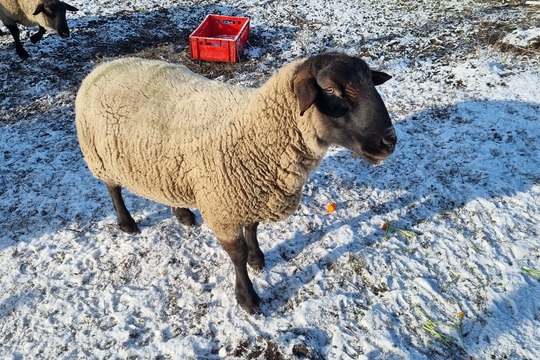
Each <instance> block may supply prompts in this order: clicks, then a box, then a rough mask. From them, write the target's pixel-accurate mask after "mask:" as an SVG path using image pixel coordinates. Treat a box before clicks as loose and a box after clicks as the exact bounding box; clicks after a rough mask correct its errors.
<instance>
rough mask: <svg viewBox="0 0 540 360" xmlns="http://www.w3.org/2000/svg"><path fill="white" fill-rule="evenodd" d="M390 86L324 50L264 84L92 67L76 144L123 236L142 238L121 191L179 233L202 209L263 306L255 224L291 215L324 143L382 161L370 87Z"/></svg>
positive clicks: (250, 300) (127, 66)
mask: <svg viewBox="0 0 540 360" xmlns="http://www.w3.org/2000/svg"><path fill="white" fill-rule="evenodd" d="M390 78H391V76H390V75H388V74H385V73H383V72H379V71H374V70H370V68H369V67H368V65H367V64H366V63H365V62H364V61H363V60H361V59H360V58H358V57H353V56H348V55H345V54H342V53H323V54H319V55H315V56H312V57H310V58H307V59H301V60H296V61H294V62H292V63H290V64H288V65H286V66H284V67H282V68H281V69H280V70H279V71H278V72H277V73H276V74H274V75H272V76H271V77H270V79H269V80H268V81H267V82H266V83H265V84H264V85H262V86H261V87H260V88H248V87H242V86H238V85H230V84H226V83H222V82H219V81H216V80H209V79H207V78H205V77H203V76H201V75H198V74H195V73H193V72H191V71H190V70H188V69H187V68H186V67H185V66H183V65H177V64H170V63H166V62H162V61H155V60H143V59H136V58H127V59H120V60H114V61H112V62H108V63H105V64H103V65H100V66H98V67H97V68H96V69H95V70H93V71H92V72H91V73H90V74H89V75H88V76H87V77H86V78H85V79H84V80H83V82H82V84H81V87H80V89H79V91H78V93H77V97H76V101H75V114H76V115H75V117H76V119H75V121H76V128H77V134H78V139H79V144H80V147H81V151H82V154H83V156H84V158H85V161H86V163H87V166H88V168H89V169H90V170H91V172H92V173H93V175H94V176H95V177H96V178H98V179H101V180H102V181H103V182H104V183H105V185H106V188H107V190H108V192H109V195H110V197H111V199H112V202H113V205H114V208H115V210H116V214H117V220H118V225H119V227H120V229H121V230H122V231H124V232H127V233H136V232H139V228H138V226H137V224H136V222H135V220H134V219H133V218H132V216H131V215H130V213H129V211H128V210H127V208H126V206H125V203H124V201H123V198H122V194H121V188H122V187H125V188H127V189H129V190H130V191H131V192H133V193H135V194H137V195H139V196H142V197H145V198H148V199H151V200H153V201H156V202H159V203H163V204H166V205H169V206H171V207H172V208H173V211H174V214H175V215H176V217H177V218H178V220H179V221H180V222H181V223H182V224H184V225H188V226H190V225H194V223H195V215H194V214H193V212H192V211H191V210H190V208H198V209H199V211H200V214H201V216H202V218H203V219H204V221H205V222H206V224H207V225H208V226H209V227H210V228H211V229H212V230H213V232H214V234H215V235H216V237H217V239H218V240H219V242H220V243H221V245H222V246H223V248H224V250H225V251H226V253H227V254H228V255H229V257H230V258H231V260H232V263H233V265H234V270H235V275H236V281H235V294H236V300H237V303H238V304H239V305H240V306H241V307H242V308H243V309H245V310H246V311H247V312H248V313H254V312H256V311H257V310H258V308H259V304H260V301H261V300H260V298H259V296H258V295H257V293H256V292H255V290H254V289H253V284H252V282H251V280H250V278H249V276H248V271H247V264H249V265H250V267H252V268H253V269H255V270H262V269H263V268H264V265H265V260H264V254H263V253H262V251H261V250H260V248H259V243H258V240H257V226H258V224H259V223H260V222H267V221H269V222H275V221H279V220H282V219H284V218H285V217H287V216H289V215H290V214H292V213H293V212H294V211H295V210H296V209H297V208H298V205H299V203H300V198H301V193H302V187H303V185H304V183H305V181H306V180H307V178H308V176H309V174H310V172H311V171H312V170H313V169H315V168H316V167H317V166H318V165H319V164H320V162H321V161H322V159H323V157H324V155H325V153H326V151H327V149H328V148H329V146H330V145H332V144H335V145H341V146H343V147H346V148H348V149H350V150H352V151H354V152H356V153H358V154H359V155H361V156H362V157H363V158H364V159H365V160H366V161H367V162H368V163H371V164H380V163H382V162H383V161H384V160H385V159H386V158H388V157H389V156H390V155H391V154H392V153H393V152H394V149H395V145H396V141H397V137H396V133H395V130H394V127H393V126H392V122H391V120H390V116H389V114H388V111H387V109H386V107H385V105H384V103H383V101H382V99H381V97H380V95H379V93H378V92H377V90H376V89H375V85H379V84H382V83H384V82H386V81H387V80H389V79H390Z"/></svg>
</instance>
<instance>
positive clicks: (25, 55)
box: [6, 25, 29, 59]
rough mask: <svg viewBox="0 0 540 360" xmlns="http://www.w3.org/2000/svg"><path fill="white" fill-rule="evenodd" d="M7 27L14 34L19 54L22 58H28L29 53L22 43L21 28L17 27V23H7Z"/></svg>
mask: <svg viewBox="0 0 540 360" xmlns="http://www.w3.org/2000/svg"><path fill="white" fill-rule="evenodd" d="M6 27H7V29H8V30H9V32H10V33H11V36H13V40H14V41H15V50H16V51H17V55H19V57H20V58H22V59H27V58H28V56H29V55H28V53H27V52H26V50H24V48H23V46H22V44H21V38H20V31H19V28H18V27H17V25H9V26H7V25H6Z"/></svg>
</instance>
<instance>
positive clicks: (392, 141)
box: [381, 129, 397, 151]
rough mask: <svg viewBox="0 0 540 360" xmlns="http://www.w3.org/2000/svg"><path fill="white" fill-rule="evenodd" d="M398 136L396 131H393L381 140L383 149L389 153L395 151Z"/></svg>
mask: <svg viewBox="0 0 540 360" xmlns="http://www.w3.org/2000/svg"><path fill="white" fill-rule="evenodd" d="M396 142H397V136H396V131H395V130H394V129H391V130H390V131H389V132H388V133H387V134H386V135H385V136H383V138H382V139H381V145H382V147H383V148H386V149H387V150H388V151H394V148H395V147H396Z"/></svg>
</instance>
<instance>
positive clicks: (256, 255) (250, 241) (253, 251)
mask: <svg viewBox="0 0 540 360" xmlns="http://www.w3.org/2000/svg"><path fill="white" fill-rule="evenodd" d="M258 225H259V223H258V222H254V223H251V224H249V225H248V226H245V227H244V234H245V237H246V244H247V248H248V259H247V262H248V264H249V266H251V268H252V269H254V270H257V271H262V270H263V269H264V265H265V262H264V254H263V252H262V251H261V249H260V248H259V242H258V241H257V226H258Z"/></svg>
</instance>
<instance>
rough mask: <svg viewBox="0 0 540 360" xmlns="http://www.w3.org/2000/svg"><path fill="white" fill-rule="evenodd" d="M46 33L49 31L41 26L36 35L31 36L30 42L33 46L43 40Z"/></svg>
mask: <svg viewBox="0 0 540 360" xmlns="http://www.w3.org/2000/svg"><path fill="white" fill-rule="evenodd" d="M46 31H47V30H45V28H44V27H43V26H40V27H39V29H38V31H37V32H36V33H35V34H33V35H31V36H30V41H31V42H32V43H33V44H35V43H37V42H38V41H39V40H41V39H43V34H45V32H46Z"/></svg>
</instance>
